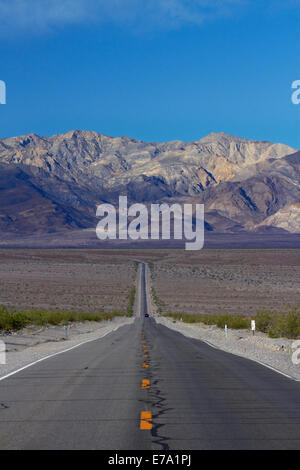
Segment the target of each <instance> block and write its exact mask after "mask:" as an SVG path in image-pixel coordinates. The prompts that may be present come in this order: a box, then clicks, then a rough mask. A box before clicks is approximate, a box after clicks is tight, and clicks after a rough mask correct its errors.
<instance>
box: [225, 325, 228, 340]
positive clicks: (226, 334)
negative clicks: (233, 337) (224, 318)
mask: <svg viewBox="0 0 300 470" xmlns="http://www.w3.org/2000/svg"><path fill="white" fill-rule="evenodd" d="M227 336H228V328H227V325H225V338H227Z"/></svg>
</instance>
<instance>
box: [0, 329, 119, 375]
mask: <svg viewBox="0 0 300 470" xmlns="http://www.w3.org/2000/svg"><path fill="white" fill-rule="evenodd" d="M125 325H126V323H125ZM121 326H124V325H118V326H117V327H116V328H114V329H113V330H111V331H108V332H107V333H105V334H104V335H103V336H100V337H99V338H94V339H88V340H87V341H82V342H81V343H79V344H75V346H71V347H70V348H67V349H63V350H62V351H58V352H56V353H54V354H49V356H45V357H42V358H41V359H38V360H37V361H34V362H31V363H30V364H27V365H26V366H23V367H21V368H20V369H17V370H14V371H13V372H10V373H9V374H6V375H4V376H3V377H0V382H1V381H2V380H4V379H7V378H8V377H11V376H12V375H15V374H17V373H18V372H21V371H22V370H25V369H28V367H31V366H34V365H35V364H38V363H39V362H42V361H45V360H46V359H50V358H51V357H54V356H58V355H59V354H63V353H65V352H68V351H72V349H76V348H79V346H82V345H83V344H87V343H92V342H93V341H98V340H99V339H102V338H104V337H105V336H107V335H109V334H110V333H113V332H114V331H116V330H117V329H118V328H120V327H121Z"/></svg>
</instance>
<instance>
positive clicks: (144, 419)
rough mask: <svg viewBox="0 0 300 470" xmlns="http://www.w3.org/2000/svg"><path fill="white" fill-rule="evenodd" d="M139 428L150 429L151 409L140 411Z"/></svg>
mask: <svg viewBox="0 0 300 470" xmlns="http://www.w3.org/2000/svg"><path fill="white" fill-rule="evenodd" d="M140 429H152V413H151V411H142V412H141V422H140Z"/></svg>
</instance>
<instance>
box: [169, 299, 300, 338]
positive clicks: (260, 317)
mask: <svg viewBox="0 0 300 470" xmlns="http://www.w3.org/2000/svg"><path fill="white" fill-rule="evenodd" d="M163 316H164V317H170V318H172V319H173V320H175V321H183V322H186V323H203V324H205V325H216V326H217V327H218V328H224V327H225V325H227V326H228V328H230V329H233V330H240V329H241V330H242V329H250V327H251V320H255V324H256V330H257V331H261V332H263V333H266V334H267V335H268V336H269V338H289V339H296V338H300V307H299V306H295V307H291V306H287V307H286V308H285V309H283V310H282V311H272V310H262V311H260V312H258V313H257V314H256V315H253V316H251V317H246V316H243V315H193V314H184V313H166V314H164V315H163Z"/></svg>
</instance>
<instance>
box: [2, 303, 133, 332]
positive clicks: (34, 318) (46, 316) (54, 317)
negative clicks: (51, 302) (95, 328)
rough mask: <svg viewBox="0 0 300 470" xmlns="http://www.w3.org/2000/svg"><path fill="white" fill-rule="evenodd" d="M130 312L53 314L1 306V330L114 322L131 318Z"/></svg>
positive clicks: (45, 311) (44, 311)
mask: <svg viewBox="0 0 300 470" xmlns="http://www.w3.org/2000/svg"><path fill="white" fill-rule="evenodd" d="M131 315H132V314H130V313H129V312H110V313H99V314H97V313H78V312H64V311H57V312H52V311H48V310H29V311H26V312H17V311H9V310H7V309H6V308H5V307H4V306H0V330H2V331H10V330H20V329H22V328H24V327H26V326H28V325H66V324H67V323H69V322H82V321H94V322H100V321H104V320H112V319H113V318H115V317H120V316H131Z"/></svg>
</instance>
